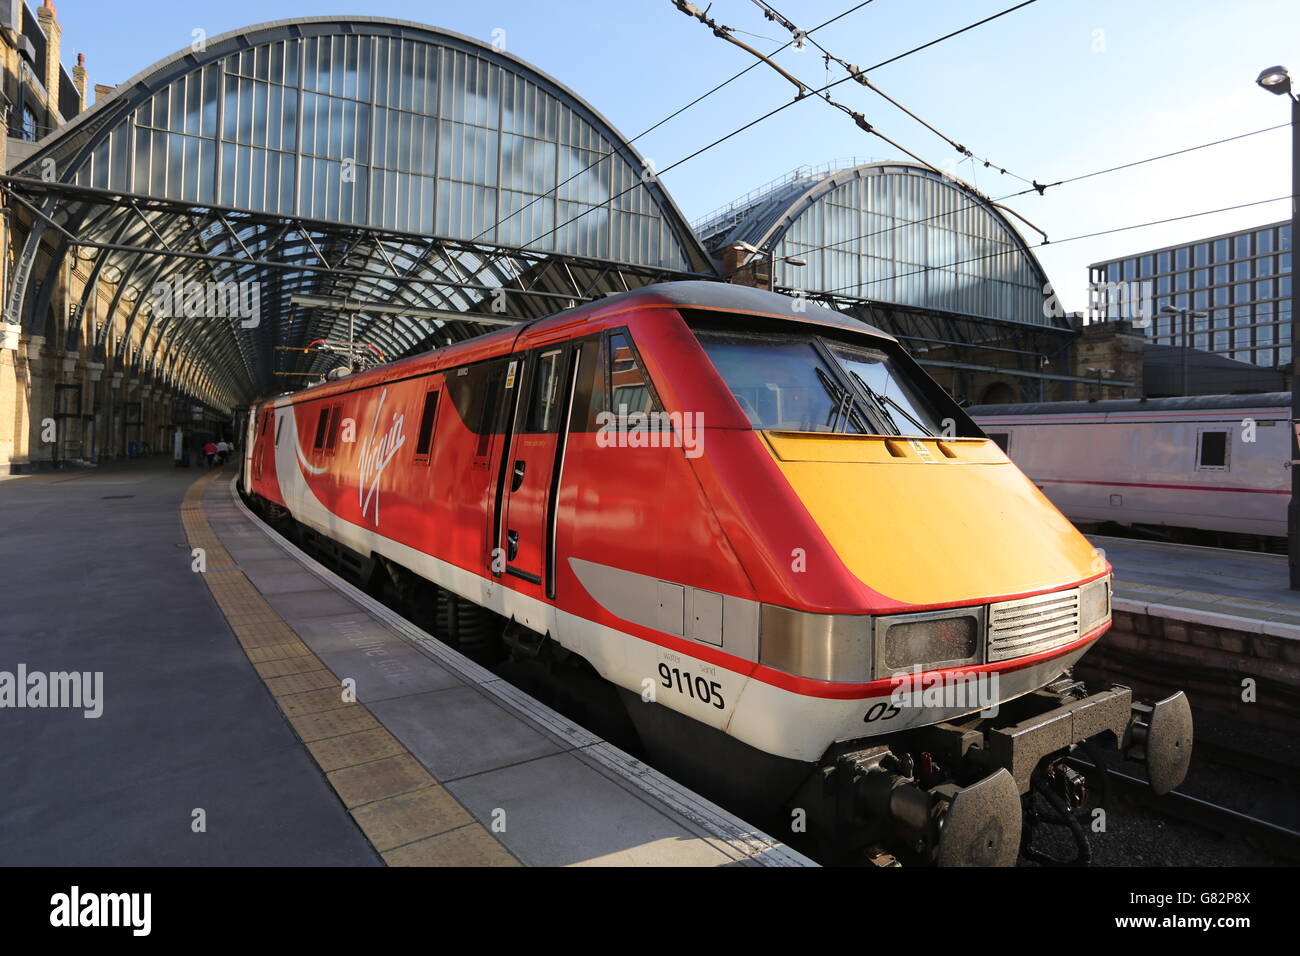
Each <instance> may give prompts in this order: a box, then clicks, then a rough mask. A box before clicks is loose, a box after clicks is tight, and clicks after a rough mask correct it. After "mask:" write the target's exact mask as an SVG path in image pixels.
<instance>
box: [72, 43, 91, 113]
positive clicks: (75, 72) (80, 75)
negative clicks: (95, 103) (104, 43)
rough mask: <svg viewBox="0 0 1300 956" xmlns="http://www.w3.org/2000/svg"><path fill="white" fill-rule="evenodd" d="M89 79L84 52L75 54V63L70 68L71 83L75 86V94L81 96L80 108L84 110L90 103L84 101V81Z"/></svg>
mask: <svg viewBox="0 0 1300 956" xmlns="http://www.w3.org/2000/svg"><path fill="white" fill-rule="evenodd" d="M88 79H89V76H88V74H87V73H86V54H84V53H78V54H77V65H76V66H74V67H73V68H72V85H73V86H75V87H76V88H77V94H78V95H79V96H80V97H81V108H82V109H83V110H84V109H85V108H86V107H87V106H89V105H90V104H89V103H87V102H86V82H87V80H88Z"/></svg>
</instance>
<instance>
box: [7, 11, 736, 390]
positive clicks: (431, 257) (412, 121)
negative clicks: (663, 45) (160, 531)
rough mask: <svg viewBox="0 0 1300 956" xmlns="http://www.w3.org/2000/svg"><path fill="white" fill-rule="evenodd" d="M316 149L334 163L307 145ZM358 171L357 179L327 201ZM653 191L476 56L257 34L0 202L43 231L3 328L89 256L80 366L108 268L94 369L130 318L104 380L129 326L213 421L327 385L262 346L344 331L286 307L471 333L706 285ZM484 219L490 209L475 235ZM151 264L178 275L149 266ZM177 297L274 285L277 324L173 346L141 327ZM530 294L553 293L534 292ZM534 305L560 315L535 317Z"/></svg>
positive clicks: (389, 27) (586, 113)
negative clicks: (152, 301)
mask: <svg viewBox="0 0 1300 956" xmlns="http://www.w3.org/2000/svg"><path fill="white" fill-rule="evenodd" d="M421 71H422V72H421ZM277 103H278V104H279V110H278V112H277V109H276V106H275V104H277ZM250 104H251V105H250ZM290 104H291V105H290ZM259 110H260V111H261V112H258V111H259ZM313 111H314V112H313ZM309 114H310V116H309ZM288 117H292V122H290V121H289V119H288ZM322 117H323V118H322ZM250 119H251V120H252V121H253V122H252V123H251V125H250V124H249V123H246V120H250ZM367 124H368V126H367ZM250 130H251V132H250ZM322 130H323V131H324V134H325V135H324V139H320V138H312V137H311V133H313V132H314V133H317V134H320V133H321V131H322ZM390 133H391V137H390V136H389V135H388V134H390ZM417 134H421V135H423V137H424V139H423V140H422V141H420V142H417V141H416V136H417ZM484 144H487V145H486V146H484ZM421 148H425V150H426V151H425V152H424V153H423V154H421V153H419V150H420V149H421ZM349 151H350V155H347V153H349ZM246 160H247V162H248V163H250V164H251V165H250V167H249V168H250V169H252V172H249V173H247V174H245V173H244V171H243V167H241V165H240V164H242V163H244V162H245V161H246ZM191 161H193V162H191ZM274 163H278V164H279V166H278V171H277V172H276V173H275V176H276V177H277V178H276V179H275V182H276V183H278V184H279V185H280V186H281V188H280V189H279V191H278V192H277V191H276V189H275V187H274V186H273V185H271V183H272V178H271V175H272V174H271V164H274ZM259 164H260V165H259ZM348 164H352V168H351V169H350V170H348V171H350V172H351V173H352V175H353V178H348V176H347V175H342V177H341V178H340V179H339V180H338V181H335V180H334V179H332V178H330V176H332V175H333V171H334V169H335V167H342V168H344V169H345V170H347V167H348ZM645 168H647V167H646V165H645V164H644V162H643V160H642V157H641V156H640V155H639V153H637V151H636V150H635V149H633V148H632V146H631V145H630V144H629V143H628V142H627V141H625V140H624V139H623V137H622V136H621V135H620V134H619V133H618V132H617V131H616V130H615V129H614V128H613V127H612V126H611V125H610V124H609V123H608V122H607V121H606V120H605V119H604V118H603V117H602V116H601V115H600V114H599V113H597V112H596V111H595V110H594V109H593V108H592V107H591V106H590V105H589V104H587V103H586V102H585V101H584V100H583V99H582V98H580V97H579V96H577V95H576V94H575V93H574V92H573V91H572V90H570V89H569V88H567V87H566V86H564V85H562V84H560V83H559V82H558V81H556V80H554V79H553V78H551V77H549V76H547V75H546V74H544V73H542V72H541V71H539V70H537V69H536V68H534V67H532V66H530V65H529V64H527V63H525V62H524V61H522V60H520V59H518V58H517V57H515V56H513V55H511V54H509V53H507V52H505V51H503V50H498V49H495V48H494V47H492V46H490V45H488V44H485V43H482V42H480V41H478V40H474V39H472V38H470V37H466V36H463V35H460V34H456V33H453V32H450V31H446V30H441V29H439V28H435V27H431V26H426V25H422V24H418V23H412V22H407V21H401V20H393V19H387V18H378V17H346V18H344V17H333V16H331V17H312V18H305V19H297V20H283V21H275V22H270V23H264V24H259V25H256V26H251V27H247V28H244V29H241V30H235V31H231V32H229V33H226V34H222V35H221V36H218V37H214V38H212V39H210V40H208V41H206V43H203V44H196V47H194V48H191V49H188V50H182V51H180V52H178V53H176V54H174V55H172V56H170V57H168V58H166V59H163V60H161V61H159V62H157V63H155V64H153V65H151V66H149V67H147V68H146V69H145V70H142V71H141V72H140V73H138V74H137V75H136V76H135V77H133V78H132V79H130V80H128V81H127V82H126V83H124V84H122V85H121V86H119V87H118V88H117V90H115V91H114V93H112V94H110V95H109V96H107V97H105V98H104V99H103V100H102V101H100V102H98V103H96V104H95V106H94V107H93V108H91V109H90V110H88V111H86V112H85V113H83V114H81V115H79V116H78V117H76V118H74V119H73V120H72V121H71V122H70V123H68V124H67V125H66V126H64V127H63V128H61V129H59V130H57V131H56V132H54V133H52V134H51V135H49V136H47V137H45V138H44V139H43V140H41V141H40V142H38V143H37V146H36V152H35V153H34V154H32V155H31V157H30V158H29V159H27V160H24V161H23V162H21V163H20V164H19V166H18V167H17V169H16V171H15V175H13V176H10V177H6V185H5V188H6V189H7V190H8V191H10V192H11V194H13V192H14V190H15V189H20V190H25V194H26V195H27V196H29V197H32V199H33V201H32V202H27V201H23V205H25V206H27V208H28V210H29V211H30V212H31V213H32V224H31V230H30V233H29V235H28V238H27V241H26V245H25V247H24V249H23V252H22V254H21V255H20V256H19V259H18V261H17V263H16V264H15V269H14V277H13V282H12V285H11V294H10V299H9V302H8V303H7V304H6V309H7V317H8V319H9V320H10V321H15V320H18V321H19V322H20V323H21V324H22V325H23V326H24V328H26V329H27V330H28V331H29V332H30V331H34V329H35V327H36V325H37V324H38V323H40V322H43V321H44V317H45V315H46V313H47V311H48V307H49V305H50V302H51V296H52V295H53V286H54V283H53V282H50V281H46V282H42V283H41V284H40V287H39V289H38V290H37V291H36V292H35V294H31V292H32V289H31V279H32V277H33V269H34V264H35V261H36V253H37V251H38V250H41V249H49V247H50V245H51V239H53V245H54V249H53V252H54V255H53V257H52V259H53V261H52V263H51V265H50V266H49V267H48V268H47V271H46V276H52V275H54V274H56V271H57V269H58V267H59V265H60V264H61V262H62V260H63V259H64V257H65V256H66V253H67V251H68V250H69V249H70V248H72V247H75V246H86V247H89V248H92V249H95V250H97V251H96V253H95V258H96V259H97V261H96V262H95V263H94V266H93V268H92V269H91V276H90V279H89V280H88V282H87V286H86V289H85V291H84V292H83V294H82V295H81V297H80V303H81V305H80V307H79V308H78V309H76V310H75V311H74V312H73V313H72V318H71V321H70V323H69V327H68V333H67V338H68V344H69V347H74V346H75V344H76V343H78V342H79V341H80V336H81V332H82V323H83V322H84V320H85V316H86V315H87V314H88V308H87V307H88V306H89V305H90V304H91V302H92V301H93V297H94V296H95V295H96V291H95V290H96V289H97V287H98V284H99V283H100V282H101V281H105V273H106V271H107V270H108V267H109V266H110V265H111V266H112V267H113V272H112V274H114V275H117V276H118V277H119V278H118V282H117V284H116V287H115V288H114V289H113V291H112V295H111V304H110V306H109V312H108V316H107V317H106V318H105V319H104V320H103V321H102V325H101V327H100V328H99V329H97V330H96V333H95V336H94V341H93V347H94V349H95V351H96V353H97V354H98V355H99V356H101V357H102V356H103V352H104V346H105V342H106V337H107V331H108V329H109V328H110V327H112V324H113V322H114V320H115V318H116V317H117V315H118V313H119V310H125V309H126V306H124V304H123V303H124V301H126V302H129V310H128V311H126V312H125V314H126V315H127V318H126V329H125V334H124V336H123V339H122V342H121V343H119V350H118V351H119V353H121V354H119V355H118V356H115V357H117V358H119V359H121V358H123V357H124V356H125V351H124V350H125V347H126V343H128V342H133V341H134V340H133V339H132V335H133V333H134V332H135V330H136V328H137V325H139V326H140V327H141V328H142V332H141V334H142V336H143V338H142V339H141V348H140V353H141V355H140V359H141V362H140V363H137V364H140V367H141V368H143V367H145V366H144V365H143V364H142V363H145V362H147V363H148V365H149V367H152V365H153V363H155V362H156V361H157V359H158V357H159V355H160V354H161V350H164V349H166V348H168V347H172V348H187V349H191V350H201V351H195V352H194V353H193V354H192V355H191V358H192V359H193V360H194V361H196V362H197V363H199V364H200V365H202V366H203V369H205V371H203V372H202V376H201V377H203V378H205V379H206V380H207V381H208V382H209V383H211V384H212V386H213V388H215V389H217V390H218V391H220V392H222V393H223V396H222V398H223V400H227V399H228V400H229V401H231V402H235V401H243V400H248V399H250V398H252V397H254V396H255V395H256V394H258V393H259V392H266V391H272V390H280V389H279V388H277V387H275V386H276V385H277V383H276V380H275V378H274V375H275V374H276V372H275V367H276V366H285V365H287V366H289V368H290V372H289V374H292V373H293V372H295V371H308V370H314V369H316V368H318V367H319V366H320V365H321V364H322V361H323V359H322V357H321V356H301V357H299V358H297V359H286V357H285V355H284V354H281V355H279V356H277V355H275V354H273V352H272V349H273V347H274V346H276V345H298V346H300V345H302V344H305V343H306V342H307V341H310V340H311V339H313V338H322V337H326V336H327V335H336V334H337V333H338V332H339V331H340V329H341V327H342V325H343V324H344V323H343V322H342V321H341V320H339V319H337V318H336V317H334V316H331V315H328V314H325V313H322V312H321V311H320V310H310V309H309V310H302V309H298V308H295V307H294V306H293V304H292V303H291V297H292V296H293V295H294V294H300V293H304V292H312V293H315V294H316V295H318V296H319V295H321V294H322V293H328V294H330V295H332V296H334V297H336V298H342V299H356V300H363V301H373V300H376V299H378V300H380V301H383V302H385V303H403V304H409V305H411V306H412V307H419V308H423V309H425V310H428V309H431V308H432V309H438V310H446V311H449V312H457V311H460V312H464V311H467V310H472V309H474V308H475V306H478V305H481V304H482V303H483V302H484V300H485V299H486V298H487V297H488V295H489V294H491V293H492V292H493V290H495V289H501V288H508V289H510V290H512V295H513V294H515V293H518V295H519V297H520V301H519V303H518V308H517V311H518V312H519V313H521V314H520V315H519V316H518V317H519V318H521V319H522V318H529V317H532V316H533V315H535V314H537V312H538V311H539V309H540V310H541V311H543V312H545V311H553V310H555V308H557V307H563V306H564V305H565V304H567V301H566V300H572V299H574V298H577V297H579V296H580V295H582V294H583V293H584V292H585V293H589V295H588V297H592V296H595V295H598V294H600V293H601V292H603V291H609V290H608V289H605V288H603V287H602V283H604V284H605V285H612V287H613V289H619V288H621V287H624V286H626V285H627V281H628V279H627V276H626V275H624V272H628V273H629V274H631V275H633V281H634V282H637V281H638V280H637V278H636V270H643V271H644V272H645V273H646V274H645V276H644V281H656V280H659V279H662V278H665V277H667V276H670V275H673V274H693V275H705V276H710V277H716V271H715V268H714V266H713V264H712V262H711V260H710V259H709V257H708V255H707V253H706V252H705V251H704V249H703V247H702V246H701V245H700V243H699V241H698V240H697V239H696V237H695V235H694V233H693V232H692V231H691V229H690V227H689V225H688V224H687V223H686V222H685V220H684V219H683V217H682V216H681V214H680V212H679V210H678V209H677V207H676V205H675V204H674V202H673V200H672V198H671V197H670V196H669V195H668V193H667V192H666V190H665V189H664V188H663V186H662V184H660V183H659V182H658V180H657V179H655V178H654V177H653V176H651V177H644V176H642V170H643V169H645ZM209 177H210V178H209ZM259 177H260V178H259ZM289 182H291V183H292V188H291V190H286V189H285V188H284V187H285V184H286V183H289ZM259 184H260V187H259V190H260V191H259V192H258V195H257V196H256V197H254V196H253V195H252V187H253V186H258V185H259ZM393 184H396V186H394V185H393ZM390 186H392V187H393V188H403V189H408V190H409V191H410V192H409V193H408V198H407V199H406V205H405V206H402V205H401V204H399V203H397V202H396V201H395V200H394V201H392V202H390V193H391V189H390V188H389V187H390ZM426 186H427V188H428V190H429V192H428V194H427V195H428V198H429V200H430V201H429V202H428V203H426V202H424V197H425V193H424V192H422V191H421V190H422V189H424V188H425V187H426ZM227 187H228V188H227ZM410 196H413V197H414V199H412V198H409V197H410ZM485 196H488V197H490V198H491V201H492V205H491V207H490V211H489V212H487V213H486V220H485V219H484V215H483V212H482V209H483V206H482V201H483V199H484V197H485ZM430 204H431V205H432V208H428V207H429V206H430ZM516 211H518V213H519V214H518V215H511V213H515V212H516ZM476 217H477V218H476ZM575 217H576V220H575V222H573V223H569V222H567V220H571V219H575ZM584 220H585V221H584ZM430 225H432V227H433V228H428V227H429V226H430ZM421 227H423V228H421ZM485 237H486V238H485ZM390 246H394V247H395V250H400V254H399V256H398V257H396V258H395V257H394V255H393V251H394V249H390V248H389V247H390ZM159 255H166V256H171V257H179V258H174V259H169V260H167V261H166V262H157V261H155V260H154V259H153V258H152V257H155V256H159ZM550 259H554V260H558V261H563V262H564V263H565V264H566V267H565V270H564V271H565V272H566V273H568V279H567V284H565V283H563V282H560V281H558V280H557V279H556V278H555V277H554V276H553V275H552V274H551V273H550V271H549V269H550V266H549V260H550ZM272 260H274V261H272ZM570 261H572V262H573V263H575V267H574V268H573V269H570V268H568V263H569V262H570ZM398 262H400V263H401V266H400V267H399V266H398V265H397V263H398ZM298 264H300V265H302V267H303V268H302V270H301V271H297V270H295V269H294V268H293V266H295V265H298ZM282 265H283V266H284V267H285V268H281V266H282ZM272 266H274V268H272ZM322 267H323V268H322ZM575 274H576V275H578V276H580V277H581V283H586V287H585V288H581V289H580V288H579V285H580V279H579V278H575ZM614 275H617V281H615V280H614V278H613V276H614ZM177 277H179V278H180V279H181V281H183V282H232V281H233V282H246V281H256V282H259V283H262V284H264V285H269V286H270V287H273V288H274V289H275V290H276V291H275V293H274V295H273V297H272V299H271V301H269V302H264V303H263V307H264V312H265V311H266V310H267V309H268V308H269V311H270V312H271V313H272V314H271V315H270V316H267V317H264V321H263V322H262V323H261V324H259V326H258V327H257V328H255V329H252V330H249V329H244V328H235V327H233V325H231V327H229V328H223V326H222V325H221V323H217V322H211V323H203V325H204V327H203V328H197V327H196V328H193V329H178V328H177V325H178V323H177V321H175V320H173V321H161V320H160V317H157V316H155V315H154V314H153V313H152V311H151V310H149V309H148V308H147V307H146V303H145V292H147V291H148V290H149V289H150V288H153V287H154V284H155V283H158V282H161V281H171V280H173V279H175V278H177ZM525 277H527V278H528V279H529V280H530V281H535V282H537V283H538V284H539V285H541V286H544V287H545V288H546V289H548V290H549V291H547V292H544V293H539V292H536V291H534V290H532V289H529V288H526V287H525V286H526V284H525V282H524V278H525ZM268 280H269V281H268ZM131 283H139V284H140V285H142V286H144V288H137V289H136V290H135V298H134V300H133V301H132V300H130V299H129V297H126V298H125V299H124V295H123V293H124V292H125V290H126V288H127V286H128V284H131ZM516 286H519V287H521V288H516ZM532 295H538V296H543V295H549V296H550V299H549V300H548V307H547V308H541V307H539V306H538V305H537V302H535V301H533V300H531V299H529V298H528V297H529V296H532ZM537 301H541V300H540V298H539V299H538V300H537ZM146 316H147V317H146ZM356 324H357V327H358V329H359V332H360V335H361V336H365V337H367V338H371V339H374V340H375V341H376V344H377V345H378V346H379V347H380V348H382V349H383V350H384V352H385V353H386V354H388V355H389V356H390V357H397V356H398V355H400V354H403V353H404V352H408V351H410V350H412V349H415V348H419V347H420V346H422V345H425V344H427V343H429V342H430V341H436V340H437V339H438V338H439V337H442V338H446V339H447V340H451V339H454V338H456V337H457V336H458V335H460V333H458V332H450V331H448V330H447V329H446V328H445V323H444V322H442V321H441V320H437V319H433V320H431V319H419V318H410V317H408V318H406V319H403V318H402V317H401V316H392V315H382V316H371V315H368V314H367V313H366V312H364V311H360V312H358V313H357V323H356ZM150 332H153V334H154V340H153V342H152V343H150V342H149V334H150ZM467 334H472V329H471V330H470V331H469V333H467Z"/></svg>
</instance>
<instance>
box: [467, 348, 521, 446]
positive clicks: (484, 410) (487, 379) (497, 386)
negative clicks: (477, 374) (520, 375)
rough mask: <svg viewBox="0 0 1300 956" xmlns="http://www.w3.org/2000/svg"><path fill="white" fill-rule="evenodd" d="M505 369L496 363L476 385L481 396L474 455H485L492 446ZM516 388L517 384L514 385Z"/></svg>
mask: <svg viewBox="0 0 1300 956" xmlns="http://www.w3.org/2000/svg"><path fill="white" fill-rule="evenodd" d="M504 376H505V370H504V367H503V366H502V364H501V363H496V364H495V365H494V366H492V367H491V368H490V370H489V371H488V373H487V374H486V375H484V376H483V377H482V379H481V384H480V385H479V386H478V391H479V392H480V394H481V396H482V398H481V401H482V405H481V407H480V415H479V420H478V425H477V431H478V443H477V444H476V445H475V446H474V457H475V458H479V459H483V458H486V457H487V454H488V451H489V449H491V447H492V431H493V429H494V428H495V427H496V420H497V403H498V402H499V401H500V399H501V387H502V385H503V384H504ZM515 387H516V388H518V384H516V386H515Z"/></svg>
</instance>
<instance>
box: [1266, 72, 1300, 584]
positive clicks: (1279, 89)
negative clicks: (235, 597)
mask: <svg viewBox="0 0 1300 956" xmlns="http://www.w3.org/2000/svg"><path fill="white" fill-rule="evenodd" d="M1255 82H1256V83H1258V84H1259V85H1260V86H1262V87H1263V88H1264V89H1266V90H1268V91H1269V92H1270V93H1276V94H1277V95H1278V96H1287V97H1289V98H1290V100H1291V435H1292V438H1291V502H1290V504H1289V505H1287V509H1286V537H1287V557H1288V562H1289V564H1290V566H1291V590H1292V591H1300V464H1298V462H1300V449H1297V447H1296V443H1297V441H1300V433H1297V431H1296V428H1297V425H1298V424H1300V391H1297V390H1296V386H1297V383H1296V366H1297V364H1300V363H1297V362H1296V354H1295V350H1296V349H1297V348H1300V311H1297V308H1296V305H1297V302H1298V301H1300V288H1297V287H1296V282H1295V244H1296V240H1297V238H1298V237H1300V210H1297V208H1296V196H1297V195H1298V194H1300V100H1297V99H1296V96H1295V94H1294V93H1292V92H1291V76H1290V74H1288V73H1287V71H1286V68H1285V67H1281V66H1270V67H1269V68H1268V69H1267V70H1264V71H1263V72H1261V73H1260V74H1259V76H1258V77H1257V78H1256V80H1255ZM1279 245H1280V244H1279Z"/></svg>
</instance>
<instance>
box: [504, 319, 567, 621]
mask: <svg viewBox="0 0 1300 956" xmlns="http://www.w3.org/2000/svg"><path fill="white" fill-rule="evenodd" d="M573 353H574V349H573V347H572V346H571V345H570V344H567V343H565V344H560V345H553V346H545V347H543V348H539V349H537V350H536V351H534V352H532V353H531V354H529V356H528V359H527V362H526V363H525V374H524V376H523V377H524V383H523V387H524V389H525V391H524V392H522V393H521V394H520V396H519V401H518V405H517V411H516V419H515V427H514V429H513V434H512V436H511V440H510V446H509V454H508V457H507V459H506V461H505V483H504V495H503V496H504V507H503V511H502V514H503V521H502V539H501V541H500V542H499V545H500V547H501V548H502V550H503V552H504V554H505V561H506V567H505V571H506V573H507V574H509V575H511V576H513V577H516V578H519V579H521V580H523V581H526V582H528V583H529V584H533V585H536V586H537V587H538V588H539V589H542V590H543V593H544V594H545V595H546V596H548V597H550V596H553V595H554V578H553V569H552V568H551V563H552V560H553V559H552V557H551V551H552V547H551V542H552V536H553V534H554V527H553V524H552V520H551V519H552V515H553V511H554V508H555V492H556V488H555V485H556V478H557V475H558V472H557V469H558V468H559V467H560V463H561V461H562V455H563V450H564V443H565V440H566V438H567V436H568V428H567V422H568V414H567V412H568V407H569V404H570V402H571V401H572V394H573V381H574V375H573V373H574V369H573V367H572V366H573Z"/></svg>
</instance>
